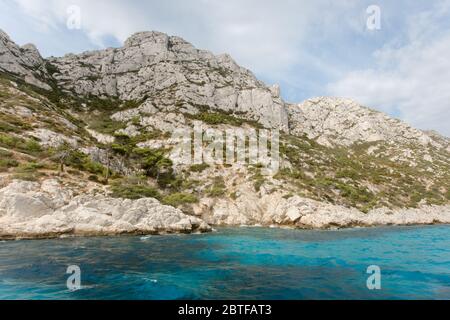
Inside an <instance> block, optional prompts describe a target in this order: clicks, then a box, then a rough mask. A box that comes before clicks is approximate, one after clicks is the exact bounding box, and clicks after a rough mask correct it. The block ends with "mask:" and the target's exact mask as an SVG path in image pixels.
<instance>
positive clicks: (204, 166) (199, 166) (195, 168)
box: [189, 163, 209, 172]
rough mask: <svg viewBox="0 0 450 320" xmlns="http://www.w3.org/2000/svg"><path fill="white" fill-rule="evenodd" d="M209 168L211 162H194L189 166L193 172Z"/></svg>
mask: <svg viewBox="0 0 450 320" xmlns="http://www.w3.org/2000/svg"><path fill="white" fill-rule="evenodd" d="M208 168H209V164H207V163H202V164H194V165H192V166H190V167H189V170H190V171H191V172H203V171H204V170H206V169H208Z"/></svg>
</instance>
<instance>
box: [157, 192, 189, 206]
mask: <svg viewBox="0 0 450 320" xmlns="http://www.w3.org/2000/svg"><path fill="white" fill-rule="evenodd" d="M197 202H198V198H197V197H196V196H195V195H193V194H190V193H172V194H170V195H168V196H165V197H164V198H163V199H162V203H164V204H166V205H169V206H172V207H178V206H180V205H183V204H187V203H197Z"/></svg>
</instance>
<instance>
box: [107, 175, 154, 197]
mask: <svg viewBox="0 0 450 320" xmlns="http://www.w3.org/2000/svg"><path fill="white" fill-rule="evenodd" d="M111 191H112V197H114V198H125V199H141V198H156V199H161V195H160V194H159V191H158V190H157V189H156V188H154V187H152V186H149V185H148V184H147V183H146V182H145V181H143V180H142V179H135V180H133V179H131V178H129V179H122V180H119V181H115V182H113V184H112V186H111Z"/></svg>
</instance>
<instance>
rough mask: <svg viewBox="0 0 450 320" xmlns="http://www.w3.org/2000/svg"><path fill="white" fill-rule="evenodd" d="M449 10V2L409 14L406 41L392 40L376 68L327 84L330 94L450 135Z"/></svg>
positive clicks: (376, 55) (378, 54)
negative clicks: (445, 22) (443, 22)
mask: <svg viewBox="0 0 450 320" xmlns="http://www.w3.org/2000/svg"><path fill="white" fill-rule="evenodd" d="M449 13H450V2H449V1H445V2H441V3H439V5H438V6H437V7H435V10H433V11H423V12H421V13H420V14H419V15H414V16H412V17H410V19H409V23H408V25H409V28H408V33H407V35H408V37H407V39H406V40H404V41H403V42H404V44H403V45H401V46H398V45H395V41H393V42H392V44H389V45H387V46H385V47H384V48H382V49H380V50H378V51H376V52H375V53H374V61H375V64H374V66H373V67H372V68H367V69H361V70H355V71H350V72H348V73H347V74H345V75H344V76H343V77H341V78H340V79H339V80H337V81H335V82H333V83H330V84H329V85H328V91H329V93H330V94H332V95H337V96H345V97H350V98H352V99H355V100H357V101H359V102H362V103H364V104H366V105H368V106H371V107H374V108H378V109H381V110H383V111H385V112H387V113H390V114H397V115H398V116H399V117H400V118H401V119H403V120H405V121H406V122H408V123H411V124H412V125H414V126H416V127H419V128H422V129H435V130H439V131H440V132H441V133H443V134H445V135H447V136H450V54H449V53H450V31H447V32H442V30H443V29H444V27H443V26H442V24H441V23H440V21H441V20H442V19H443V18H444V17H446V19H448V17H449ZM447 30H448V29H447ZM398 42H399V41H398ZM398 42H397V43H398Z"/></svg>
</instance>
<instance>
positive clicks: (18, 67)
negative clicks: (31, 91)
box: [0, 30, 51, 90]
mask: <svg viewBox="0 0 450 320" xmlns="http://www.w3.org/2000/svg"><path fill="white" fill-rule="evenodd" d="M0 71H6V72H9V73H12V74H14V75H19V76H21V77H23V79H24V80H25V81H26V82H27V83H29V84H32V85H34V86H36V87H39V88H42V89H45V90H51V87H50V86H49V85H48V84H47V83H45V82H44V81H42V77H45V76H46V75H47V70H46V68H45V61H44V59H42V57H41V55H40V53H39V51H38V50H37V48H36V47H35V46H34V45H32V44H26V45H24V46H23V47H19V46H18V45H17V44H15V43H14V42H13V41H11V39H10V38H9V36H8V35H7V34H6V33H5V32H4V31H2V30H0Z"/></svg>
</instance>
